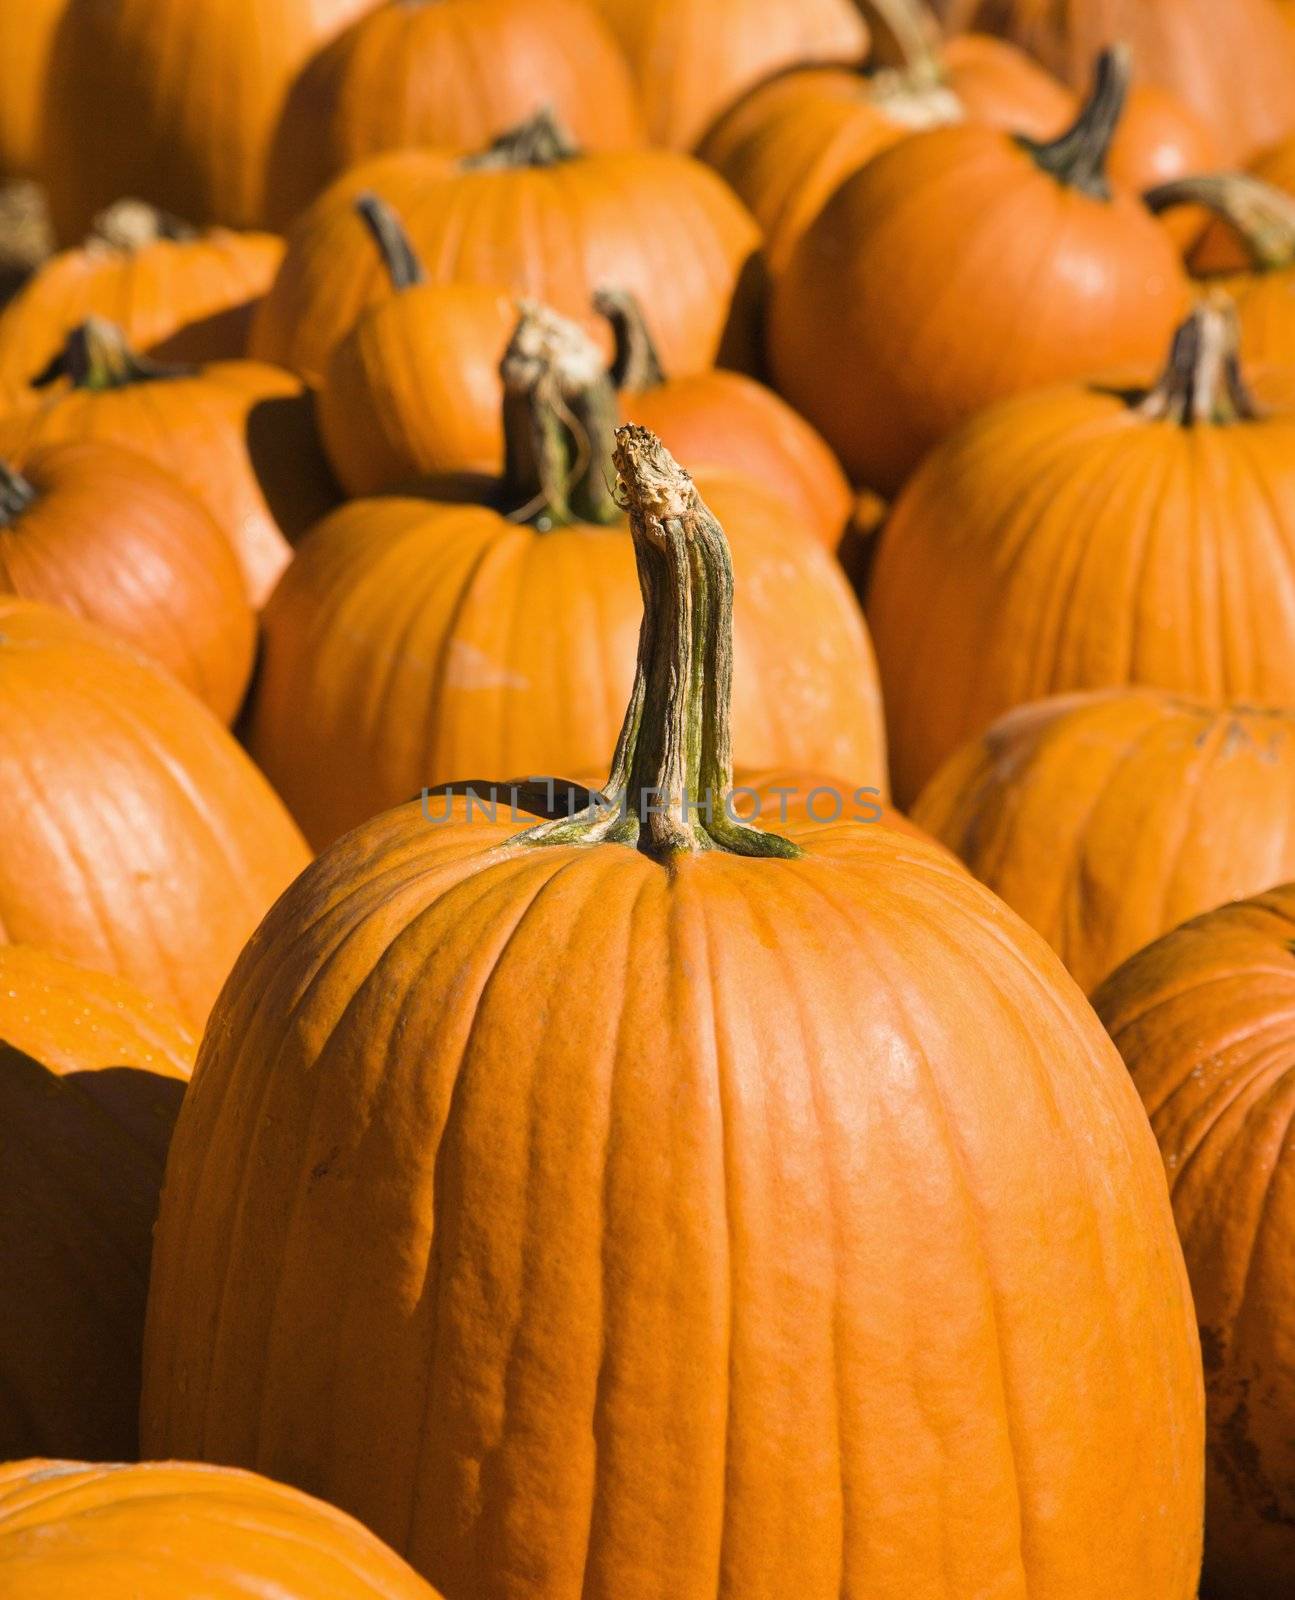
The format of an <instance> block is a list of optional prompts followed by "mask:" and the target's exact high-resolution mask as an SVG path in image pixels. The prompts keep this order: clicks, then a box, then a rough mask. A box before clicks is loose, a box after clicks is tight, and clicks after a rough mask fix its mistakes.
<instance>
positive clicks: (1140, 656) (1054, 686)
mask: <svg viewBox="0 0 1295 1600" xmlns="http://www.w3.org/2000/svg"><path fill="white" fill-rule="evenodd" d="M1234 340H1235V330H1234V328H1233V327H1232V325H1231V322H1230V319H1229V318H1228V317H1227V315H1225V314H1224V313H1223V312H1222V311H1220V310H1216V309H1214V308H1212V307H1210V306H1202V307H1201V308H1200V309H1199V310H1198V311H1197V312H1196V313H1195V314H1194V315H1193V316H1192V317H1191V318H1190V319H1189V321H1188V322H1187V323H1185V324H1184V326H1183V328H1182V329H1181V330H1180V331H1179V333H1178V335H1177V337H1176V338H1175V341H1174V346H1173V351H1172V354H1171V356H1170V359H1169V363H1168V366H1167V368H1166V370H1165V373H1164V375H1163V377H1162V378H1161V379H1160V381H1159V382H1158V383H1157V384H1156V385H1155V386H1154V387H1152V388H1151V389H1150V390H1138V389H1132V390H1129V389H1121V388H1119V387H1118V386H1103V385H1097V384H1092V385H1077V386H1074V387H1068V388H1058V389H1053V390H1045V391H1042V392H1040V393H1038V394H1035V395H1030V396H1023V397H1020V398H1018V399H1016V400H1013V401H1008V402H1005V403H1004V404H1003V405H1001V406H996V407H994V408H992V409H990V410H988V411H985V412H983V413H982V414H981V415H980V416H979V417H976V418H974V419H973V420H972V421H971V422H969V423H968V424H967V425H966V426H965V427H964V428H962V429H960V430H959V431H958V432H957V433H955V434H954V435H953V436H951V437H950V438H949V439H948V440H947V441H946V442H945V443H944V444H943V445H941V446H940V447H939V449H937V450H936V451H935V452H934V453H933V454H932V455H931V457H930V458H929V460H928V461H927V462H926V463H925V464H924V465H923V467H922V469H921V470H920V471H919V472H918V473H917V475H916V477H915V478H914V479H913V480H912V482H911V483H910V484H909V485H908V487H907V488H906V489H905V491H904V493H903V494H902V495H901V496H900V498H899V500H898V501H897V503H896V505H895V507H894V509H893V510H892V512H891V514H890V518H889V520H888V522H887V525H886V529H885V532H884V534H883V536H882V538H881V542H880V548H879V549H878V552H877V556H876V561H875V565H874V567H873V570H872V577H871V583H870V586H869V590H868V601H867V611H868V619H869V623H870V625H871V627H872V630H873V635H874V638H875V639H876V644H877V652H878V656H879V659H880V663H881V673H882V684H883V688H884V692H885V703H886V709H887V714H888V718H889V723H890V736H891V750H892V754H893V758H894V766H895V789H896V793H897V794H898V795H899V796H900V802H901V804H903V803H904V802H905V801H907V800H911V799H912V798H913V797H914V796H915V795H916V793H917V791H918V789H919V788H920V787H921V785H922V784H923V783H924V782H925V781H926V779H927V778H928V777H929V776H930V775H931V773H932V772H933V771H934V770H935V768H936V767H937V766H938V764H939V763H940V762H941V761H942V760H943V759H944V758H945V757H946V756H948V755H949V754H950V753H951V752H952V751H953V750H954V749H955V748H956V747H957V746H958V745H960V744H962V743H963V741H964V740H966V739H969V738H971V737H973V736H974V735H976V734H978V733H980V732H982V731H983V730H984V729H985V728H986V727H987V726H988V725H989V723H990V722H991V721H992V720H993V719H994V718H995V717H996V716H998V715H999V714H1000V713H1002V712H1004V711H1007V710H1009V709H1010V708H1011V707H1013V706H1017V705H1022V704H1024V703H1025V702H1027V701H1030V700H1036V699H1040V698H1042V697H1043V696H1044V695H1049V694H1060V693H1064V692H1066V691H1068V690H1075V689H1102V688H1115V687H1119V686H1122V685H1127V684H1143V685H1151V686H1154V687H1160V688H1165V689H1173V690H1178V691H1180V692H1182V693H1185V694H1190V695H1197V696H1201V697H1203V698H1206V699H1209V700H1213V701H1217V702H1221V701H1226V700H1251V701H1258V702H1260V703H1264V704H1267V703H1272V704H1277V705H1281V704H1286V703H1290V704H1295V648H1293V642H1295V412H1292V411H1291V410H1290V409H1286V410H1284V411H1281V412H1275V413H1272V414H1266V413H1262V412H1257V410H1256V408H1255V407H1254V405H1253V404H1252V402H1251V400H1250V397H1249V395H1248V393H1247V392H1246V390H1245V388H1244V385H1243V384H1242V382H1241V380H1240V377H1239V374H1238V372H1237V368H1236V349H1235V342H1234Z"/></svg>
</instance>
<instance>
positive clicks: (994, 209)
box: [769, 125, 1188, 493]
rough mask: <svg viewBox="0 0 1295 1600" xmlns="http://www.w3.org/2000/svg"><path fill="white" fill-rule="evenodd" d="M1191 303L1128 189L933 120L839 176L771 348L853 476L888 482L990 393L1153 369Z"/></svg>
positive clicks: (1154, 227)
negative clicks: (1046, 164)
mask: <svg viewBox="0 0 1295 1600" xmlns="http://www.w3.org/2000/svg"><path fill="white" fill-rule="evenodd" d="M1040 239H1048V240H1053V241H1055V248H1053V249H1051V250H1050V251H1049V252H1047V254H1046V257H1045V258H1041V257H1040V253H1039V240H1040ZM1187 304H1188V289H1187V283H1186V279H1185V277H1184V274H1183V271H1182V268H1181V265H1180V263H1179V260H1178V257H1177V253H1176V252H1175V250H1174V247H1173V244H1172V242H1171V241H1170V239H1169V237H1168V236H1167V234H1166V233H1165V232H1164V230H1163V229H1162V228H1161V227H1160V226H1159V225H1158V224H1157V223H1156V222H1155V220H1154V219H1153V218H1152V217H1151V216H1149V215H1148V214H1147V213H1146V212H1145V211H1144V210H1143V209H1142V207H1141V206H1140V204H1139V203H1138V201H1137V200H1136V199H1134V198H1133V197H1132V196H1130V195H1127V194H1123V193H1120V192H1118V191H1117V192H1116V193H1115V195H1114V198H1113V199H1110V200H1100V199H1097V198H1094V197H1091V196H1089V195H1087V194H1085V193H1082V192H1080V191H1079V190H1077V189H1074V188H1071V187H1069V186H1067V185H1065V184H1062V183H1059V182H1058V181H1057V180H1056V179H1055V178H1053V177H1051V176H1050V175H1049V174H1047V173H1045V172H1043V171H1042V170H1040V168H1039V167H1038V166H1037V165H1036V163H1035V160H1034V159H1033V157H1032V156H1031V155H1030V154H1029V153H1028V152H1027V151H1026V150H1025V149H1023V148H1021V146H1020V145H1018V144H1017V143H1016V142H1015V140H1014V139H1013V138H1012V137H1011V136H1009V135H1007V134H1004V133H1000V132H997V131H995V130H993V129H989V128H981V127H975V126H971V125H966V126H963V127H954V128H938V129H935V130H933V131H931V132H928V133H921V134H917V135H914V136H913V137H912V138H910V139H906V140H904V141H903V142H902V143H901V144H899V145H896V146H895V147H894V148H892V149H890V150H886V151H884V152H883V153H882V154H881V155H879V156H877V157H876V158H875V159H874V160H873V161H871V162H870V163H869V164H868V166H866V167H865V168H864V169H863V170H862V171H861V172H858V173H856V174H855V175H854V177H852V178H850V179H848V180H847V181H846V182H845V183H844V184H843V185H842V187H841V188H840V189H838V190H837V192H836V194H835V196H834V198H833V199H832V200H831V201H830V202H829V204H828V205H827V206H826V208H825V209H824V210H823V211H822V213H821V214H820V215H819V216H818V218H817V219H816V220H815V221H814V223H813V224H812V225H811V226H810V228H809V230H808V231H807V232H806V233H805V234H804V235H803V237H802V238H801V239H800V241H799V242H798V244H797V245H796V247H795V249H794V251H793V253H792V256H791V260H790V262H789V263H788V266H787V268H786V270H785V272H783V273H782V275H781V276H780V277H779V278H777V279H776V281H775V284H774V292H773V297H772V302H771V310H770V321H769V356H770V362H771V365H772V369H773V373H774V377H775V380H776V382H777V385H778V387H779V389H780V390H781V391H782V392H783V394H785V395H786V397H787V398H788V399H789V400H790V401H791V402H792V404H793V405H795V406H796V408H797V409H798V410H800V411H802V412H803V413H804V415H805V416H806V417H808V419H809V420H810V421H811V422H812V423H814V425H815V426H816V427H817V428H818V429H819V431H820V432H821V433H822V434H823V436H824V437H825V438H826V439H827V441H828V443H829V444H831V445H832V447H833V448H834V449H835V450H836V453H837V454H838V455H839V456H840V458H841V460H842V462H843V463H844V465H845V468H846V471H847V472H848V473H850V475H851V477H852V478H854V479H855V480H856V481H860V482H862V483H864V484H866V485H867V486H868V487H869V488H874V489H877V490H879V491H881V492H883V493H890V492H893V491H894V490H895V489H897V488H898V487H899V486H900V485H901V484H902V483H903V481H904V480H905V478H906V477H907V476H908V475H909V474H910V473H911V472H912V470H913V468H914V467H916V466H917V464H918V462H919V461H920V460H921V458H922V456H923V455H924V454H925V453H926V452H927V451H928V450H929V449H930V448H931V447H932V446H933V445H934V444H936V443H937V442H938V441H939V440H940V439H941V438H942V437H943V436H944V435H945V434H947V433H948V432H949V431H950V430H951V429H952V428H954V427H955V426H956V425H957V424H958V423H959V422H961V421H963V420H964V419H965V418H966V417H968V416H969V415H971V413H972V412H974V411H977V410H979V409H980V408H981V407H983V406H985V405H988V404H989V403H990V402H992V401H994V400H998V399H1003V398H1005V397H1007V396H1009V395H1013V394H1017V393H1020V392H1022V391H1024V390H1028V389H1031V388H1037V387H1038V386H1039V385H1040V384H1043V383H1053V382H1059V381H1062V382H1064V381H1065V380H1066V379H1067V378H1080V377H1086V376H1089V375H1091V374H1093V373H1099V372H1103V371H1108V370H1110V369H1112V368H1116V369H1119V368H1124V367H1128V368H1130V369H1132V371H1134V372H1139V371H1143V370H1144V369H1145V371H1146V373H1147V375H1149V374H1150V370H1151V368H1152V366H1153V365H1154V363H1155V362H1156V361H1157V360H1159V358H1160V357H1161V355H1162V354H1163V351H1164V349H1165V347H1166V345H1167V344H1168V341H1169V337H1170V335H1171V333H1172V331H1173V328H1174V325H1175V323H1176V322H1177V321H1178V319H1179V317H1180V316H1181V315H1182V314H1183V313H1184V311H1185V310H1186V308H1187Z"/></svg>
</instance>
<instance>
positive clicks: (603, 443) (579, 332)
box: [499, 300, 620, 529]
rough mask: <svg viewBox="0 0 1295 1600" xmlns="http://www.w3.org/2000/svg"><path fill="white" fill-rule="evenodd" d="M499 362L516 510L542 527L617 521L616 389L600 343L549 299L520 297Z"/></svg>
mask: <svg viewBox="0 0 1295 1600" xmlns="http://www.w3.org/2000/svg"><path fill="white" fill-rule="evenodd" d="M518 311H519V313H520V318H519V321H518V323H517V327H516V328H515V329H514V331H513V336H512V339H511V340H510V341H509V344H508V349H507V350H506V351H505V352H504V359H503V362H502V364H501V365H500V369H499V371H500V376H501V377H502V378H503V381H504V482H505V486H506V489H507V492H508V496H509V499H510V501H511V502H512V503H513V504H514V505H515V506H518V507H519V509H518V510H516V511H515V512H514V513H513V515H514V516H515V517H516V518H517V519H518V520H519V521H530V522H533V523H534V525H535V526H536V527H538V528H541V529H547V528H553V527H562V526H564V525H566V524H568V523H571V522H594V523H600V524H603V525H604V526H610V525H611V524H612V523H614V522H616V521H617V520H618V519H619V516H620V508H619V506H618V505H617V504H616V496H615V494H614V492H613V490H612V488H611V486H610V485H609V483H608V481H607V474H608V469H609V466H610V463H611V454H612V446H613V442H614V435H615V428H616V394H615V391H614V390H613V389H612V384H611V378H610V376H609V375H608V372H607V369H606V367H605V366H604V365H603V359H602V355H601V353H600V351H599V349H598V346H597V345H596V344H594V342H593V340H592V339H590V338H589V336H588V335H587V334H586V333H585V331H584V330H583V329H582V328H580V327H578V326H577V325H576V324H575V323H574V322H568V321H567V319H566V318H565V317H560V316H558V315H557V313H556V312H553V311H550V310H549V309H548V307H547V306H542V305H538V304H536V303H535V302H534V301H528V300H524V301H521V302H519V304H518Z"/></svg>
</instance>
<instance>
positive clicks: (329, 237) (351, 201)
mask: <svg viewBox="0 0 1295 1600" xmlns="http://www.w3.org/2000/svg"><path fill="white" fill-rule="evenodd" d="M366 191H372V192H373V193H375V194H377V195H379V196H381V198H382V199H383V200H385V201H386V202H387V203H388V204H389V205H390V206H391V207H392V208H393V210H395V211H397V212H398V213H399V214H400V216H401V218H402V219H403V221H404V223H405V226H406V228H407V230H408V232H409V237H410V239H411V240H412V242H413V244H414V247H415V249H416V250H417V251H418V254H419V256H420V257H421V259H422V261H423V264H424V266H425V268H426V270H427V274H428V277H429V279H430V280H431V281H432V282H433V283H446V282H451V281H458V282H467V283H483V284H488V285H490V286H492V287H494V286H502V287H503V288H505V289H507V290H508V291H509V292H510V293H513V294H518V295H526V296H529V297H533V298H535V299H538V300H543V301H544V302H545V303H546V304H549V305H551V306H552V307H553V308H554V309H555V310H557V311H560V312H562V313H563V315H565V316H569V317H572V318H574V319H575V320H576V321H582V322H583V323H584V325H585V326H586V327H587V328H588V329H589V330H590V332H593V333H597V334H600V335H603V334H605V330H603V329H602V328H601V327H600V323H599V319H598V318H597V317H595V315H594V313H593V311H592V310H591V301H592V298H593V294H594V291H595V290H596V289H599V288H602V287H603V285H605V284H615V285H616V286H617V287H618V288H622V289H627V290H629V291H631V292H632V293H633V294H634V295H636V296H637V298H638V299H639V301H640V302H641V303H642V305H643V307H644V310H645V311H646V313H647V315H648V319H649V321H650V323H651V326H652V330H653V332H654V334H655V335H656V338H657V341H658V344H659V346H660V350H661V356H662V359H663V360H664V361H665V363H666V366H667V368H668V370H669V371H670V372H672V373H675V374H676V375H684V374H688V373H693V372H700V371H704V370H705V369H706V368H707V367H710V366H712V365H713V364H714V362H715V360H716V357H717V356H718V355H719V354H721V353H724V354H725V355H731V356H732V357H733V359H735V360H739V359H743V360H745V359H748V358H749V354H750V349H749V347H750V338H751V329H750V326H749V322H750V317H751V314H752V311H753V307H752V305H751V303H750V293H749V289H748V284H747V279H748V278H749V275H750V271H751V264H752V260H753V256H754V252H755V251H756V250H757V249H758V247H759V243H760V236H759V230H758V229H757V227H756V225H755V223H754V221H753V220H752V218H751V216H750V215H749V213H748V212H747V211H746V209H745V207H743V205H742V204H741V202H740V201H739V200H738V199H737V198H736V197H735V196H734V195H733V194H732V193H731V191H730V190H729V189H728V188H727V186H726V185H725V184H724V183H723V182H722V181H721V180H720V179H719V178H718V177H717V176H716V175H715V174H714V173H713V172H711V171H710V170H709V169H708V168H707V167H704V166H702V165H701V163H700V162H697V161H693V160H692V159H691V158H689V157H687V156H681V155H676V154H674V153H673V152H671V151H666V150H643V151H632V152H626V153H621V154H613V155H590V156H584V157H578V158H576V159H573V160H568V161H560V162H558V163H557V164H556V165H554V166H549V167H511V168H503V169H497V170H493V171H491V170H481V169H477V170H472V171H457V170H455V168H454V166H453V163H452V159H451V158H449V157H447V156H446V155H445V154H444V153H440V152H436V151H398V152H395V153H393V154H390V155H386V156H376V157H374V158H373V160H371V161H366V162H362V163H361V164H360V165H359V166H357V167H355V168H354V169H353V170H352V171H351V172H349V173H347V174H345V175H344V176H343V177H342V178H340V179H338V181H337V182H336V183H334V184H332V185H331V186H330V187H329V188H328V189H327V190H326V191H325V193H324V194H322V195H321V196H320V198H319V199H318V200H317V201H316V202H315V203H314V205H313V206H311V207H310V208H309V209H308V210H307V211H306V212H305V213H304V214H303V215H302V217H301V219H300V221H299V222H298V224H297V226H296V227H295V228H294V229H293V231H292V235H291V237H290V239H289V243H288V253H287V256H286V258H285V261H284V265H283V268H282V270H281V271H280V273H279V276H278V278H277V280H276V281H275V284H274V287H273V288H272V289H271V291H270V293H269V295H268V296H267V298H266V300H265V302H264V303H263V305H262V306H261V309H260V311H259V313H258V315H257V319H256V322H255V324H254V326H253V330H252V351H253V354H255V355H257V356H259V357H260V358H261V359H262V360H264V361H271V362H276V363H278V364H279V365H280V366H285V367H289V368H290V369H291V370H293V371H294V372H299V373H300V374H302V376H303V377H305V378H306V379H307V380H308V381H310V382H312V383H318V382H320V381H321V379H322V378H323V376H324V374H325V372H326V371H327V365H328V359H329V356H330V355H331V354H332V351H333V350H334V348H335V347H336V346H337V344H338V343H339V342H340V340H341V339H342V338H343V337H344V336H345V335H346V334H347V333H348V332H349V331H350V330H351V329H352V328H353V327H354V326H355V323H356V322H357V320H358V319H359V316H360V313H361V312H362V311H363V310H364V308H365V307H366V306H367V305H370V304H372V303H373V302H374V301H376V300H382V299H385V298H387V297H388V296H389V295H390V294H391V293H392V292H393V291H392V288H391V284H390V281H389V279H388V277H387V275H386V273H385V271H384V269H383V267H382V265H381V263H380V261H379V260H378V258H377V256H376V254H375V252H374V249H373V243H372V240H371V239H370V238H369V236H368V233H367V231H366V229H365V227H364V224H363V223H362V222H361V221H360V219H359V218H358V217H357V216H356V214H355V201H356V199H357V198H358V197H359V196H360V195H361V194H362V193H364V192H366ZM739 288H740V289H741V292H739Z"/></svg>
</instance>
